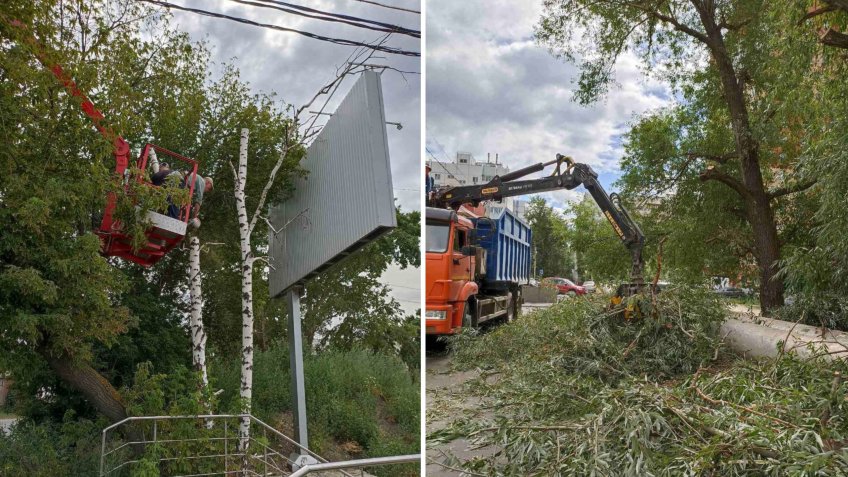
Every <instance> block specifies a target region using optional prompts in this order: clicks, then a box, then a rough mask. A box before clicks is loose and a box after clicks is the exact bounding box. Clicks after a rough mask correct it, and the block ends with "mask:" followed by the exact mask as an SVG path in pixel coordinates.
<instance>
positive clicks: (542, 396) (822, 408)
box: [428, 289, 848, 476]
mask: <svg viewBox="0 0 848 477" xmlns="http://www.w3.org/2000/svg"><path fill="white" fill-rule="evenodd" d="M635 299H637V300H643V303H642V305H643V312H644V313H643V315H644V316H643V317H642V318H641V319H638V320H632V321H629V322H622V321H621V317H620V316H619V315H615V314H614V313H612V311H611V310H608V309H606V308H605V307H604V306H603V304H602V303H600V302H598V301H594V300H576V301H571V302H566V303H563V304H559V305H556V306H555V307H553V308H551V309H549V310H544V311H541V312H537V313H534V314H531V315H529V316H527V317H523V318H522V319H520V320H518V321H516V322H514V323H512V324H510V325H507V326H502V327H500V328H499V329H497V330H495V331H493V332H492V333H488V334H486V335H483V336H479V337H477V338H475V339H473V340H472V339H468V338H467V337H465V338H459V339H458V340H457V341H456V342H455V343H454V345H455V353H456V355H455V356H456V360H457V362H458V363H459V365H460V366H466V367H467V366H471V365H472V363H476V364H478V365H479V364H480V363H486V366H487V368H488V369H487V370H486V371H485V373H484V374H485V375H486V376H487V377H490V376H491V375H497V377H498V379H496V380H493V379H480V380H479V381H478V382H477V383H475V386H476V389H474V393H475V394H477V395H480V396H484V397H485V399H486V400H487V401H488V404H489V405H490V406H491V408H492V409H495V410H497V411H496V413H495V415H494V417H493V418H491V419H486V420H482V421H481V420H468V419H466V420H459V421H456V422H454V423H453V425H452V426H450V427H448V428H446V429H443V430H440V431H437V432H434V433H431V434H430V436H429V439H428V440H429V441H430V442H434V443H435V442H443V441H450V440H454V439H457V438H465V439H468V440H469V441H471V442H473V443H474V444H475V445H479V446H481V447H483V446H492V447H495V448H497V449H499V451H498V452H497V453H495V454H494V455H491V456H489V457H485V458H476V459H472V460H469V461H460V460H458V459H455V458H452V457H450V456H449V457H448V458H447V459H446V461H445V464H446V465H450V466H451V467H454V468H462V469H464V470H466V471H467V472H468V473H469V475H633V476H646V475H656V476H660V475H663V476H665V475H667V476H671V475H675V476H676V475H699V476H700V475H708V476H709V475H721V476H725V475H740V476H741V475H848V470H846V469H848V449H846V446H848V415H846V411H848V409H846V407H848V401H846V391H848V385H846V383H845V382H844V381H843V379H842V377H843V376H845V373H848V366H846V364H845V363H844V362H843V361H834V362H830V361H823V360H812V361H802V360H798V359H796V358H795V357H793V356H792V355H783V356H781V357H780V358H779V359H777V360H770V361H760V362H749V361H745V360H742V359H739V358H736V357H733V356H730V355H727V354H725V353H719V350H720V348H719V346H720V337H719V335H718V327H719V325H720V322H721V320H722V319H723V318H724V313H725V311H724V307H723V306H722V305H721V303H720V302H718V301H716V300H715V299H713V298H712V297H711V296H710V294H709V293H707V292H704V291H700V290H693V289H678V290H671V291H670V292H668V293H666V292H663V293H661V294H659V295H656V296H655V297H652V296H642V297H636V298H635Z"/></svg>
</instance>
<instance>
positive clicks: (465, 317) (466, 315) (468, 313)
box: [462, 298, 477, 328]
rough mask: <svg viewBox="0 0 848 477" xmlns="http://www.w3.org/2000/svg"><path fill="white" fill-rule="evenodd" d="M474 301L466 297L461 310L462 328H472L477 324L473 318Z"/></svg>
mask: <svg viewBox="0 0 848 477" xmlns="http://www.w3.org/2000/svg"><path fill="white" fill-rule="evenodd" d="M474 308H475V303H474V300H472V299H470V298H469V299H468V301H466V302H465V306H464V307H463V311H462V327H463V328H472V327H476V326H477V320H476V319H475V318H474V316H475V315H476V313H475V309H474Z"/></svg>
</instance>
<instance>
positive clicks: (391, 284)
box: [386, 283, 421, 291]
mask: <svg viewBox="0 0 848 477" xmlns="http://www.w3.org/2000/svg"><path fill="white" fill-rule="evenodd" d="M386 285H388V286H390V287H392V288H408V289H410V290H415V291H421V288H420V287H408V286H406V285H398V284H395V283H386Z"/></svg>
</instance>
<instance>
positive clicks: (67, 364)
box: [39, 347, 127, 422]
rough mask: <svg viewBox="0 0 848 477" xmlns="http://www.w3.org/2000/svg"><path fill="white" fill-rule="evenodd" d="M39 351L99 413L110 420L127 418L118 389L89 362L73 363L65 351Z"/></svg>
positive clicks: (62, 377)
mask: <svg viewBox="0 0 848 477" xmlns="http://www.w3.org/2000/svg"><path fill="white" fill-rule="evenodd" d="M39 353H40V354H41V356H43V357H44V359H46V360H47V364H48V365H49V366H50V369H52V370H53V372H54V373H56V375H57V376H59V379H61V380H62V382H63V383H65V384H66V385H68V386H69V387H70V388H71V389H73V390H75V391H77V392H79V393H80V394H82V395H83V396H85V399H86V400H87V401H88V402H89V403H90V404H91V405H92V406H94V408H95V409H97V411H98V412H99V413H101V414H103V415H104V416H106V417H107V418H109V420H110V421H112V422H118V421H122V420H124V419H126V418H127V409H126V407H125V406H124V402H123V400H122V399H121V395H120V394H118V390H117V389H115V387H114V386H112V383H110V382H109V381H108V380H107V379H106V378H104V377H103V376H102V375H101V374H100V373H98V372H97V370H95V369H94V368H92V367H91V366H90V365H89V364H86V363H75V362H74V360H73V358H71V356H69V355H68V354H67V353H62V354H61V355H59V356H54V355H53V354H52V353H51V352H50V351H49V350H47V349H46V348H44V347H42V348H40V349H39Z"/></svg>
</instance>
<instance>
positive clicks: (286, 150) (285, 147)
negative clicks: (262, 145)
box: [247, 127, 291, 235]
mask: <svg viewBox="0 0 848 477" xmlns="http://www.w3.org/2000/svg"><path fill="white" fill-rule="evenodd" d="M290 130H291V128H288V127H287V128H286V131H285V135H286V137H285V142H284V143H283V150H282V151H280V157H279V159H277V163H276V164H274V168H273V169H271V174H270V175H269V176H268V182H266V183H265V187H264V188H262V193H261V194H260V195H259V202H257V203H256V210H254V211H253V217H252V218H251V219H250V225H248V226H247V234H248V235H250V234H252V233H253V229H254V228H256V221H257V220H258V219H259V215H260V212H261V211H262V208H263V207H265V200H266V199H267V198H268V191H270V190H271V187H272V186H273V185H274V179H276V178H277V172H279V171H280V168H281V167H282V166H283V162H285V159H286V156H287V155H288V153H289V134H290V132H289V131H290Z"/></svg>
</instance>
